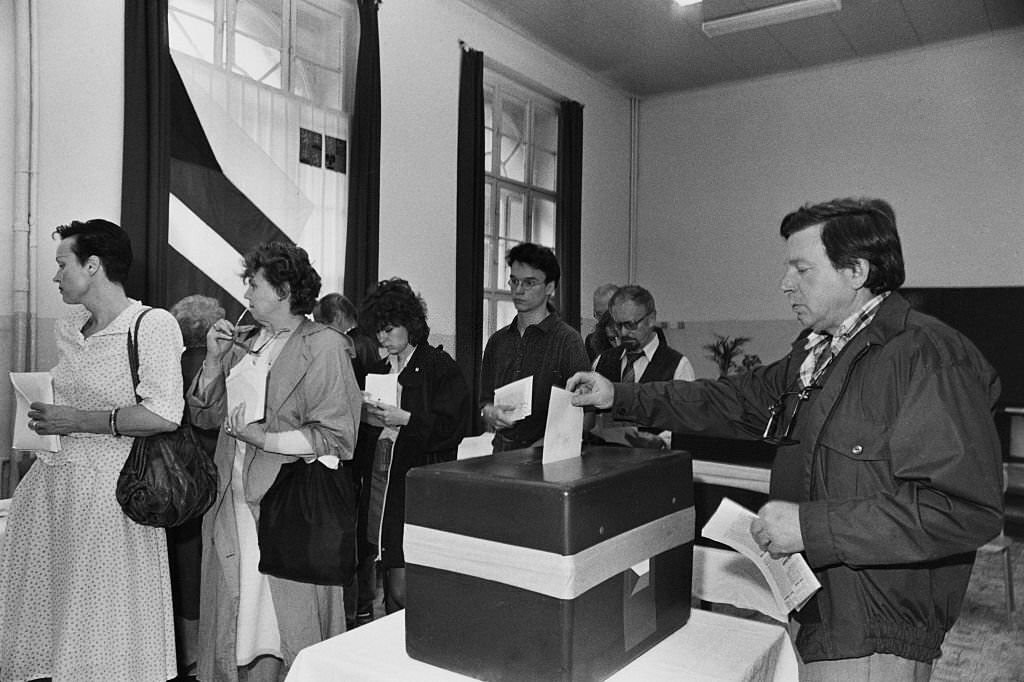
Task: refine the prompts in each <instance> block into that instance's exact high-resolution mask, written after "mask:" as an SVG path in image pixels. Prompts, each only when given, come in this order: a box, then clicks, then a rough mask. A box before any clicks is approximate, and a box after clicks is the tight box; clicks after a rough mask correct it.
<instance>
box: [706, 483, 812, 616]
mask: <svg viewBox="0 0 1024 682" xmlns="http://www.w3.org/2000/svg"><path fill="white" fill-rule="evenodd" d="M755 518H757V514H755V513H754V512H752V511H750V510H749V509H747V508H745V507H743V506H741V505H739V504H736V503H735V502H733V501H732V500H730V499H729V498H727V497H726V498H723V499H722V503H721V504H719V505H718V509H716V510H715V513H714V514H712V515H711V518H710V519H708V522H707V523H706V524H704V528H702V529H701V531H700V534H701V535H703V536H704V537H706V538H710V539H712V540H715V541H717V542H721V543H722V544H725V545H729V546H730V547H732V548H733V549H735V550H736V551H737V552H739V553H740V554H742V555H743V556H745V557H747V558H748V559H750V560H751V561H753V562H754V565H756V566H757V568H758V569H759V570H760V571H761V573H762V575H764V577H765V579H766V580H767V581H768V586H769V587H770V588H771V590H772V594H773V595H775V601H776V603H777V604H778V607H779V610H781V611H783V612H785V613H788V612H790V611H792V610H794V609H796V610H799V609H800V608H801V607H803V605H804V604H806V603H807V600H808V599H810V598H811V595H813V594H814V593H815V592H817V591H818V590H819V589H820V588H821V583H819V582H818V579H817V578H815V577H814V573H813V572H812V571H811V568H810V566H808V565H807V561H806V560H805V559H804V558H803V556H801V555H800V554H790V555H788V556H785V557H783V558H781V559H775V558H772V555H771V554H769V553H768V552H763V551H761V549H760V548H758V546H757V543H756V542H755V541H754V537H753V536H752V535H751V534H750V522H751V521H753V520H754V519H755Z"/></svg>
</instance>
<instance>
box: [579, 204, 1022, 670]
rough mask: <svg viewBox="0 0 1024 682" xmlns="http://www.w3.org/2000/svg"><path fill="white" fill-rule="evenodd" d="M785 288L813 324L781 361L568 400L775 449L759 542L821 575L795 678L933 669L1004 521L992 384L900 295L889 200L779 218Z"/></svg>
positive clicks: (593, 386)
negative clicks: (985, 547) (978, 555)
mask: <svg viewBox="0 0 1024 682" xmlns="http://www.w3.org/2000/svg"><path fill="white" fill-rule="evenodd" d="M780 232H781V234H782V237H783V238H784V239H785V240H786V248H787V256H788V260H787V265H786V273H785V275H784V276H783V278H782V282H781V288H782V291H783V293H784V294H785V295H786V296H787V297H788V298H789V302H790V304H791V307H792V309H793V311H794V312H795V313H796V316H797V318H798V319H799V320H800V322H801V323H803V324H804V326H805V327H806V329H805V330H804V331H803V332H802V333H801V334H800V335H799V336H798V337H797V339H796V341H795V343H794V344H793V347H792V350H791V351H790V353H789V354H788V355H787V356H786V357H784V358H782V359H781V360H779V361H777V362H775V363H772V364H770V365H767V366H763V367H757V368H755V369H753V370H751V371H750V372H747V373H743V374H739V375H734V376H728V377H724V378H722V379H719V380H717V381H705V380H702V381H696V382H681V381H673V382H661V383H645V384H612V383H611V382H609V381H608V380H606V379H604V378H603V377H600V376H599V375H596V374H592V373H588V374H578V375H576V376H574V377H573V378H572V379H571V380H570V381H569V384H568V388H569V389H570V390H574V391H576V392H577V395H576V396H575V397H574V400H573V402H574V403H576V404H578V405H592V406H595V407H597V408H600V409H607V408H611V410H612V413H613V414H614V415H616V416H617V417H628V418H632V419H635V420H637V421H640V422H642V423H646V424H649V425H651V426H657V427H658V428H668V429H671V430H672V431H680V432H688V433H693V434H704V435H713V436H724V437H733V438H736V437H745V438H757V437H761V438H763V439H765V440H767V441H769V442H771V443H774V444H777V445H778V446H779V448H778V451H777V455H776V458H775V461H774V463H773V466H772V478H771V495H770V496H771V500H770V501H769V502H768V503H767V504H765V505H764V506H763V507H762V508H761V510H760V511H759V513H758V518H757V519H755V520H754V522H753V523H752V524H751V534H752V535H753V537H754V539H755V540H756V541H757V543H758V545H759V546H760V547H761V549H762V550H765V551H768V552H770V553H772V554H773V555H776V556H781V555H786V554H792V553H796V552H802V553H803V554H804V556H805V557H806V559H807V561H808V563H809V564H810V566H811V567H812V568H813V569H814V572H815V575H816V576H817V577H818V579H819V581H820V582H821V585H822V589H821V590H820V591H819V592H818V593H817V594H816V595H815V597H814V598H812V600H811V601H810V602H808V604H807V605H806V606H804V608H803V609H802V610H801V611H799V612H797V613H795V614H794V616H793V618H794V620H795V622H796V624H798V626H799V630H798V632H797V637H796V645H797V650H798V651H799V653H800V656H801V658H802V669H801V679H843V680H866V679H868V678H869V677H870V678H871V679H885V680H915V679H927V677H928V675H929V674H930V670H931V662H932V661H933V660H934V659H935V658H936V657H937V656H938V655H939V653H940V646H941V644H942V640H943V638H944V636H945V633H946V632H948V631H949V629H950V628H951V627H952V626H953V623H954V622H955V621H956V618H957V616H958V615H959V612H960V606H961V603H962V600H963V596H964V593H965V592H966V589H967V583H968V579H969V578H970V574H971V566H972V564H973V562H974V554H975V550H976V549H977V548H978V547H979V546H981V545H982V544H984V543H985V542H987V541H988V540H990V539H991V538H992V537H993V536H994V535H996V533H998V532H999V529H1000V528H1001V524H1002V467H1001V456H1000V446H999V441H998V438H997V436H996V432H995V427H994V424H993V421H992V413H991V410H992V408H993V406H994V404H995V401H996V399H997V398H998V396H999V380H998V378H997V377H996V375H995V372H994V371H993V370H992V368H991V366H990V365H989V364H988V362H986V361H985V359H984V358H983V357H982V355H981V353H980V352H979V351H978V349H977V348H976V347H975V346H974V344H972V343H971V342H970V341H969V340H968V339H967V338H965V337H964V336H962V335H961V334H960V333H958V332H957V331H955V330H953V329H951V328H950V327H948V326H946V325H945V324H943V323H942V322H940V321H938V320H936V319H934V318H932V317H929V316H927V315H924V314H921V313H918V312H917V311H914V310H912V309H911V308H910V306H909V305H908V303H907V302H906V300H905V299H904V298H903V297H902V296H901V295H900V294H899V293H896V291H895V290H896V289H897V288H899V286H900V285H901V284H902V283H903V280H904V268H903V255H902V251H901V248H900V242H899V236H898V234H897V232H896V224H895V217H894V215H893V211H892V208H891V207H890V206H889V204H887V203H886V202H884V201H880V200H868V199H861V200H858V199H841V200H835V201H831V202H827V203H824V204H818V205H814V206H805V207H803V208H801V209H799V210H797V211H794V212H793V213H791V214H789V215H788V216H786V218H785V219H784V220H783V221H782V226H781V229H780Z"/></svg>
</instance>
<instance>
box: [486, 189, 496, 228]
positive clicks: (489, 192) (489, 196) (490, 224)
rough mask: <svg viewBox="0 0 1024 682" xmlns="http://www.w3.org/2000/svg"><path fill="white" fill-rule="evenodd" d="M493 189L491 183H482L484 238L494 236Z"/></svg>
mask: <svg viewBox="0 0 1024 682" xmlns="http://www.w3.org/2000/svg"><path fill="white" fill-rule="evenodd" d="M492 201H494V187H493V186H492V185H491V183H489V182H486V183H484V236H490V235H493V234H494V220H493V218H494V204H493V203H491V202H492Z"/></svg>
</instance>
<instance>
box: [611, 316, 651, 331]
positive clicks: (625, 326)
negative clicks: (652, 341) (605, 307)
mask: <svg viewBox="0 0 1024 682" xmlns="http://www.w3.org/2000/svg"><path fill="white" fill-rule="evenodd" d="M650 316H651V314H650V313H647V314H646V315H644V316H643V317H641V318H640V319H639V320H636V321H635V322H616V321H615V320H612V326H613V327H615V328H616V329H618V330H619V331H620V332H621V331H627V332H635V331H636V330H637V329H639V328H640V325H641V324H643V322H644V320H646V319H647V318H648V317H650Z"/></svg>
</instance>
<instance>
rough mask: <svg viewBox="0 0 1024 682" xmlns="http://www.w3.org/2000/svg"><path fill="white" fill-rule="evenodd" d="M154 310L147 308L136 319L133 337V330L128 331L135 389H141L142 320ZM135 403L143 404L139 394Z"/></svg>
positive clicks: (129, 360) (130, 361)
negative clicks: (140, 328) (140, 330)
mask: <svg viewBox="0 0 1024 682" xmlns="http://www.w3.org/2000/svg"><path fill="white" fill-rule="evenodd" d="M150 310H152V308H145V309H144V310H143V311H142V312H141V313H139V314H138V315H137V316H136V318H135V325H134V326H135V334H134V336H133V335H132V330H131V329H129V330H128V367H129V368H130V369H131V371H132V386H133V387H134V388H136V389H137V388H138V387H139V346H138V344H137V342H136V339H137V338H138V337H139V325H140V324H141V323H142V318H143V317H145V315H146V313H148V312H149V311H150ZM135 402H142V400H140V399H139V394H138V393H136V394H135Z"/></svg>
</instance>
